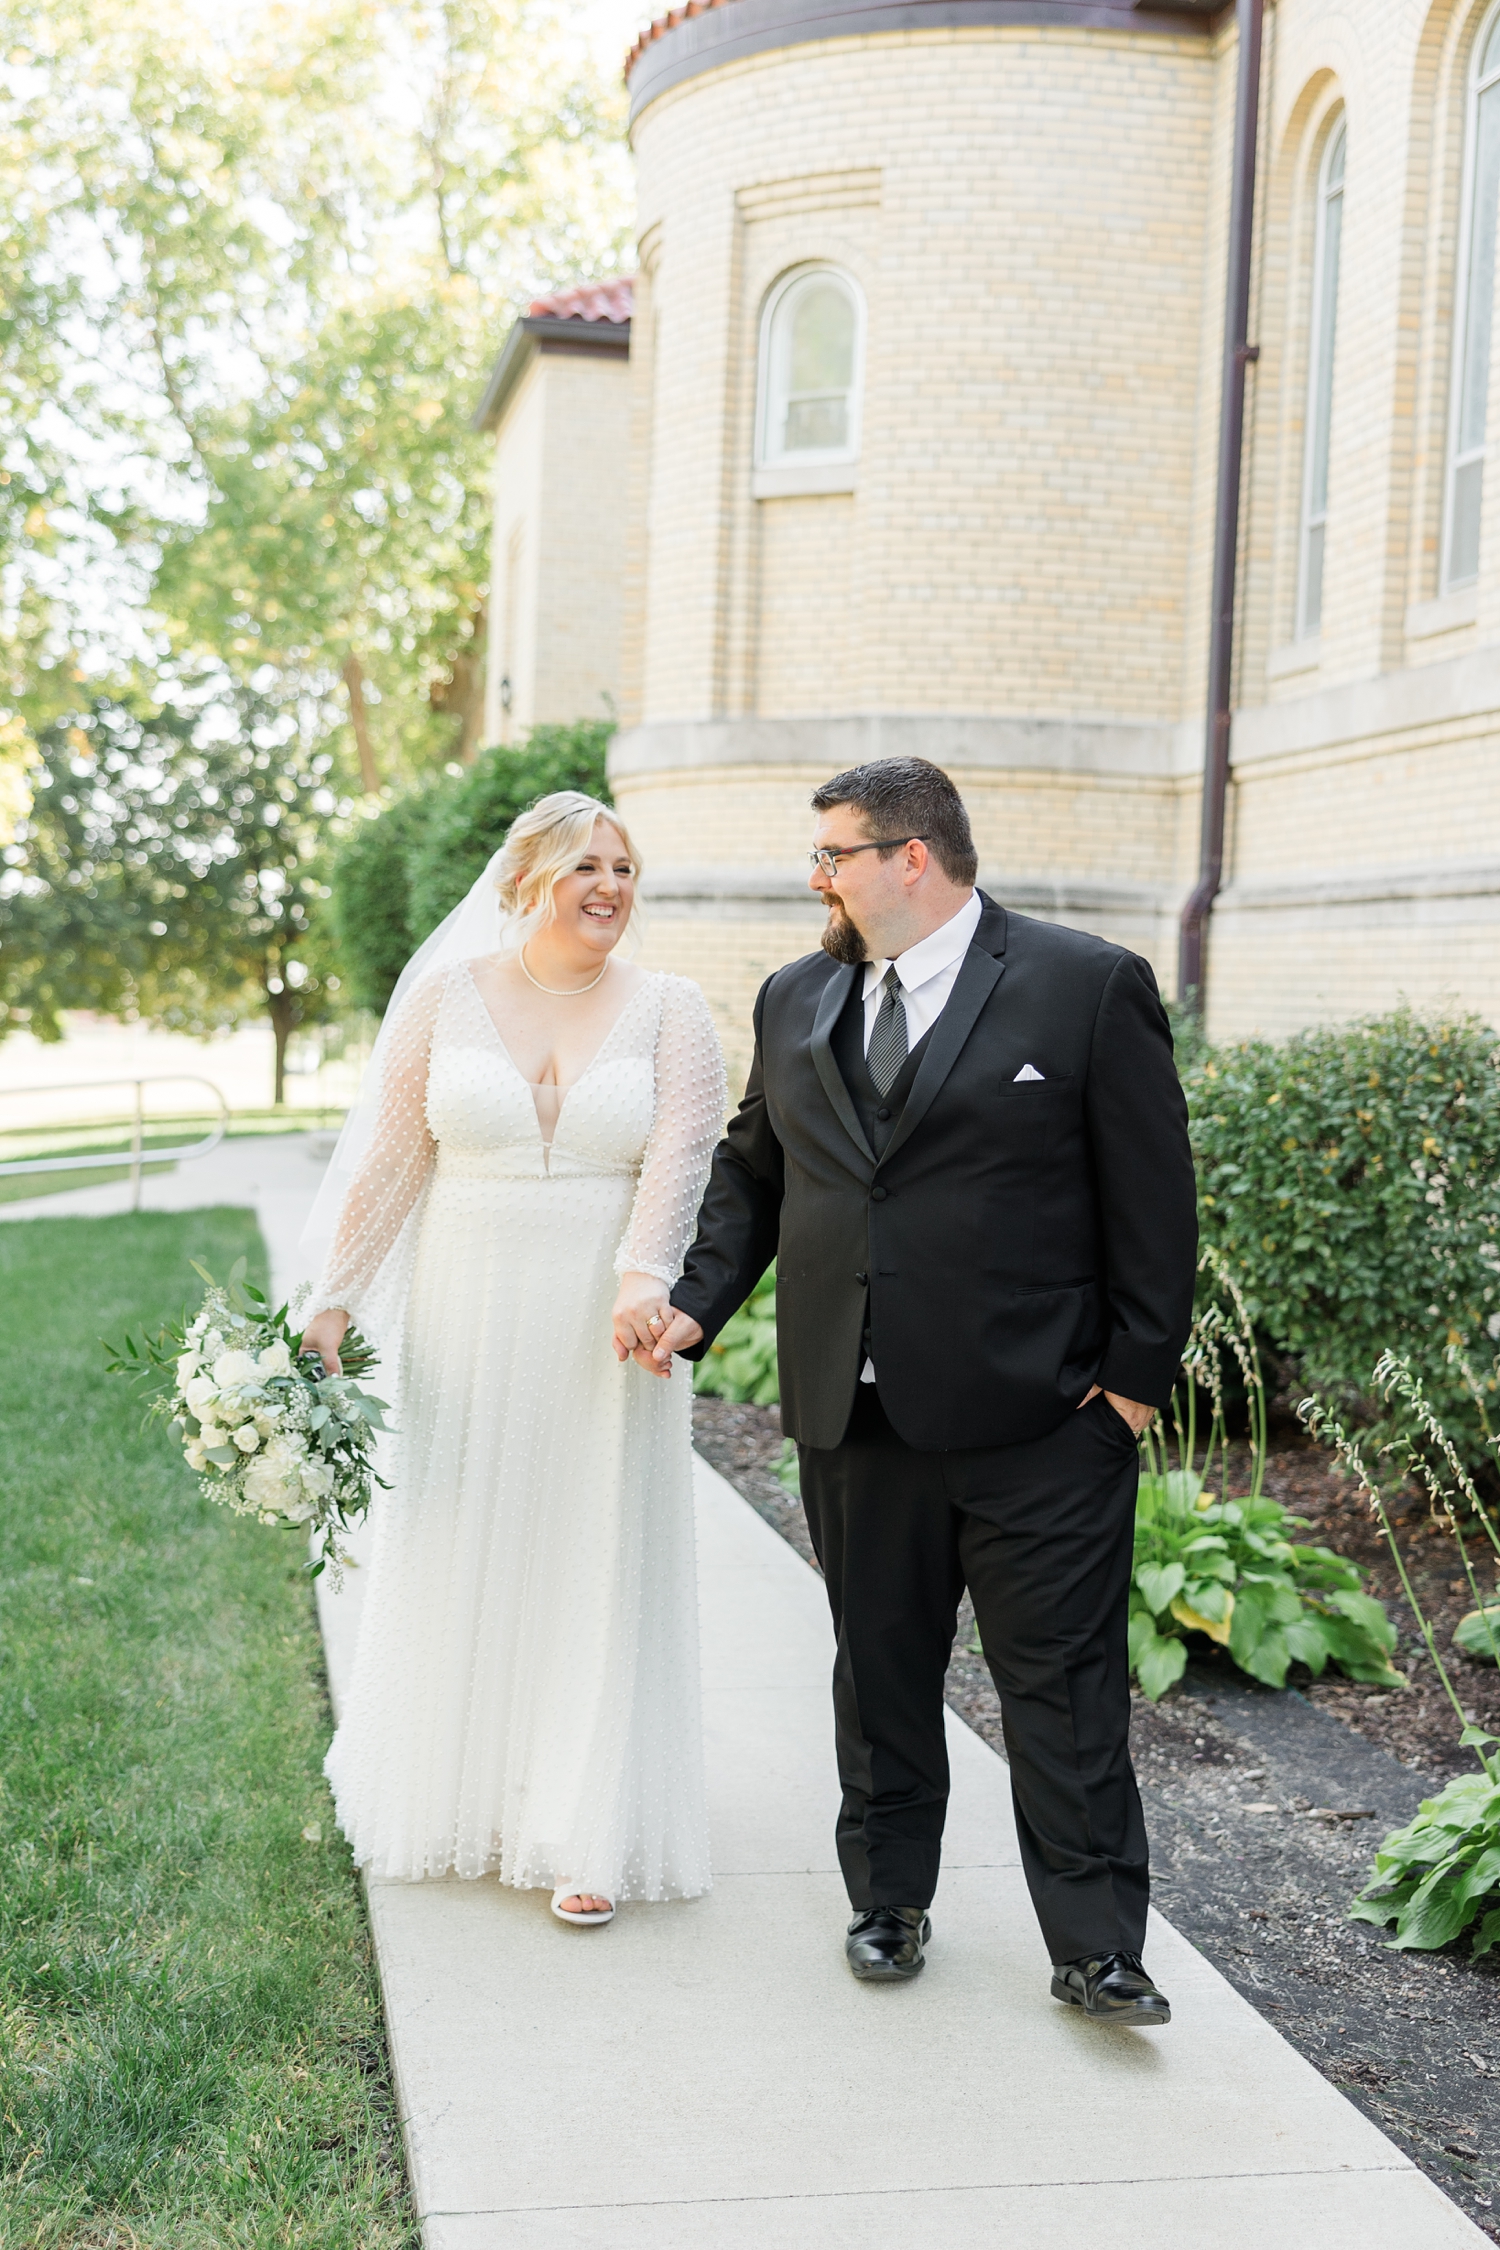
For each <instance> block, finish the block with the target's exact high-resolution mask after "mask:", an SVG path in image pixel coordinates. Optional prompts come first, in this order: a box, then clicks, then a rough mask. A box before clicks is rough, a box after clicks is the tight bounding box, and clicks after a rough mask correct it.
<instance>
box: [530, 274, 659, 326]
mask: <svg viewBox="0 0 1500 2250" xmlns="http://www.w3.org/2000/svg"><path fill="white" fill-rule="evenodd" d="M634 294H635V275H634V274H633V273H622V274H616V275H614V276H612V277H611V279H610V280H608V281H580V282H578V283H577V284H576V285H575V286H574V287H573V288H572V289H555V290H554V291H553V293H552V295H551V296H550V297H537V298H535V299H534V300H533V301H532V304H531V307H530V317H531V319H533V320H608V321H613V322H615V323H616V324H617V325H623V324H625V323H627V322H628V321H629V319H630V306H631V300H632V298H633V296H634Z"/></svg>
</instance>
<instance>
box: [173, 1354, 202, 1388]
mask: <svg viewBox="0 0 1500 2250" xmlns="http://www.w3.org/2000/svg"><path fill="white" fill-rule="evenodd" d="M199 1364H200V1363H199V1359H198V1354H197V1353H196V1352H184V1353H183V1354H182V1357H181V1358H180V1359H179V1360H178V1362H177V1388H178V1390H179V1392H180V1393H181V1394H182V1396H183V1397H184V1398H186V1396H187V1387H188V1385H189V1383H190V1382H191V1381H192V1379H193V1377H194V1376H195V1375H196V1374H197V1372H198V1368H199Z"/></svg>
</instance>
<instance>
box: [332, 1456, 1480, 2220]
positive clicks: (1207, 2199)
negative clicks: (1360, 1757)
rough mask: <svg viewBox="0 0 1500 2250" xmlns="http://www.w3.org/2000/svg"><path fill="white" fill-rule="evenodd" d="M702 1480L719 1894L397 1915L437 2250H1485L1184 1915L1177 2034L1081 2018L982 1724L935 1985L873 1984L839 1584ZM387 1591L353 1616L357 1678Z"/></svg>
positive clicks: (964, 1783) (415, 2111) (395, 1959)
mask: <svg viewBox="0 0 1500 2250" xmlns="http://www.w3.org/2000/svg"><path fill="white" fill-rule="evenodd" d="M697 1478H698V1504H699V1555H700V1584H701V1587H702V1598H703V1629H704V1650H705V1699H706V1720H707V1729H708V1759H709V1776H710V1805H711V1816H712V1822H713V1839H714V1870H715V1874H714V1889H713V1892H712V1893H711V1895H710V1896H709V1897H707V1898H705V1899H700V1900H694V1901H693V1902H691V1903H690V1904H687V1905H674V1906H656V1907H651V1906H638V1907H624V1908H622V1909H621V1911H620V1913H619V1915H618V1916H617V1918H616V1921H615V1922H614V1924H613V1925H612V1926H611V1927H610V1928H608V1929H607V1930H602V1931H574V1930H568V1929H563V1928H560V1927H559V1925H558V1924H557V1923H556V1922H555V1921H554V1920H553V1919H552V1917H551V1916H550V1914H549V1913H548V1911H547V1899H546V1897H545V1895H544V1894H541V1893H537V1894H531V1893H521V1894H517V1893H515V1892H504V1891H502V1890H501V1889H500V1887H499V1885H498V1884H496V1883H489V1882H486V1883H460V1882H444V1883H434V1884H418V1885H409V1884H399V1883H383V1882H376V1883H372V1884H371V1885H370V1886H369V1899H370V1911H371V1916H372V1920H373V1923H374V1929H375V1939H376V1945H377V1949H378V1952H379V1957H380V1965H381V1975H382V1977H383V1979H384V1984H385V1997H386V2010H387V2016H388V2019H389V2022H390V2026H391V2034H392V2044H393V2050H394V2054H395V2061H396V2071H397V2077H398V2085H399V2095H400V2101H401V2108H402V2113H403V2116H404V2118H405V2121H406V2133H407V2146H408V2149H409V2152H410V2157H411V2168H412V2179H413V2186H414V2189H415V2192H416V2196H417V2203H418V2208H419V2210H420V2212H421V2215H422V2221H423V2227H424V2235H425V2241H426V2244H427V2250H554V2246H556V2250H563V2246H566V2250H689V2246H692V2250H706V2246H710V2245H711V2246H713V2250H764V2246H765V2245H768V2244H770V2243H772V2242H774V2243H776V2245H777V2246H778V2250H886V2246H887V2245H888V2246H889V2250H951V2246H952V2244H953V2242H954V2241H955V2240H956V2239H959V2238H961V2239H962V2240H963V2241H964V2242H965V2243H966V2244H969V2245H973V2246H974V2250H1000V2246H1001V2245H1005V2246H1007V2250H1010V2246H1012V2245H1014V2244H1016V2243H1018V2242H1025V2243H1026V2244H1027V2245H1028V2246H1029V2250H1052V2246H1053V2245H1057V2246H1058V2250H1062V2246H1063V2245H1068V2246H1070V2250H1071V2245H1072V2244H1074V2243H1075V2242H1076V2241H1077V2239H1078V2238H1079V2236H1080V2235H1081V2234H1083V2233H1094V2232H1105V2231H1107V2232H1108V2233H1110V2234H1112V2235H1115V2234H1117V2235H1120V2236H1123V2237H1124V2238H1126V2239H1129V2238H1130V2237H1132V2236H1137V2235H1138V2236H1139V2238H1140V2239H1141V2240H1143V2241H1144V2240H1149V2241H1150V2242H1151V2243H1152V2244H1153V2246H1154V2250H1188V2246H1189V2245H1194V2246H1196V2245H1197V2244H1198V2243H1200V2242H1201V2241H1202V2239H1203V2237H1204V2236H1205V2234H1212V2236H1213V2238H1214V2240H1215V2242H1216V2244H1218V2245H1219V2246H1220V2250H1264V2245H1265V2244H1266V2243H1267V2242H1268V2241H1269V2242H1274V2243H1276V2244H1277V2245H1278V2250H1357V2246H1358V2250H1363V2246H1364V2245H1365V2244H1366V2243H1367V2242H1368V2241H1369V2239H1370V2238H1371V2237H1372V2236H1373V2235H1375V2234H1376V2233H1378V2234H1379V2235H1380V2236H1381V2237H1382V2238H1383V2239H1385V2240H1387V2241H1394V2242H1399V2243H1400V2244H1401V2245H1402V2246H1403V2250H1448V2246H1450V2245H1451V2246H1453V2250H1458V2246H1459V2245H1461V2244H1469V2245H1475V2246H1477V2245H1479V2244H1481V2243H1482V2242H1483V2241H1484V2237H1483V2236H1482V2235H1480V2233H1479V2232H1478V2230H1477V2229H1476V2228H1475V2227H1473V2226H1472V2225H1471V2224H1470V2222H1469V2221H1468V2220H1467V2219H1466V2218H1465V2217H1464V2216H1463V2214H1462V2213H1461V2212H1460V2211H1459V2210H1458V2209H1457V2208H1456V2207H1455V2206H1454V2205H1452V2204H1451V2203H1449V2202H1448V2201H1447V2199H1446V2197H1444V2196H1443V2195H1442V2194H1441V2193H1440V2192H1439V2190H1438V2189H1437V2188H1435V2187H1434V2186H1433V2185H1432V2184H1431V2182H1430V2181H1428V2180H1427V2179H1426V2178H1425V2177H1424V2176H1423V2174H1421V2173H1420V2172H1418V2171H1417V2170H1416V2169H1415V2167H1414V2166H1413V2165H1412V2164H1410V2163H1409V2162H1408V2160H1407V2159H1406V2158H1405V2157H1404V2156H1403V2155H1402V2154H1401V2153H1400V2152H1399V2150H1397V2149H1396V2148H1395V2147H1394V2146H1393V2145H1392V2144H1391V2143H1390V2142H1389V2141H1387V2140H1386V2139H1385V2138H1384V2136H1383V2135H1382V2134H1380V2133H1379V2132H1377V2131H1376V2129H1375V2128H1374V2126H1372V2125H1370V2124H1369V2123H1368V2122H1367V2121H1366V2120H1365V2119H1364V2118H1363V2117H1362V2116H1361V2115H1360V2113H1359V2112H1358V2111H1357V2110H1356V2109H1354V2108H1353V2107H1352V2106H1351V2105H1350V2104H1349V2103H1348V2102H1347V2101H1345V2100H1344V2098H1343V2096H1342V2095H1341V2094H1339V2093H1337V2092H1336V2091H1335V2090H1334V2089H1333V2087H1331V2086H1330V2085H1329V2084H1328V2083H1327V2081H1326V2080H1324V2079H1323V2078H1320V2077H1319V2075H1318V2073H1317V2072H1316V2071H1315V2070H1314V2069H1313V2068H1312V2067H1311V2065H1310V2064H1308V2063H1306V2062H1304V2061H1303V2060H1302V2058H1301V2057H1300V2056H1299V2055H1298V2054H1297V2053H1296V2052H1295V2050H1294V2049H1293V2048H1291V2047H1289V2046H1288V2045H1287V2044H1286V2042H1285V2041H1284V2040H1283V2039H1281V2038H1280V2037H1279V2036H1278V2034H1277V2033H1276V2032H1275V2031H1273V2030H1272V2029H1271V2027H1270V2026H1269V2024H1267V2023H1265V2022H1264V2021H1263V2020H1262V2019H1261V2018H1260V2017H1259V2016H1258V2015H1257V2014H1256V2013H1255V2011H1254V2010H1253V2009H1252V2008H1250V2007H1249V2006H1248V2005H1247V2004H1246V2003H1245V2002H1244V2001H1243V2000H1241V1999H1240V1998H1239V1997H1238V1995H1237V1994H1236V1993H1235V1992H1234V1991H1233V1990H1232V1989H1231V1987H1230V1986H1229V1985H1228V1984H1226V1983H1225V1982H1224V1980H1223V1979H1222V1978H1221V1977H1220V1976H1219V1975H1218V1974H1217V1973H1216V1971H1214V1970H1213V1969H1211V1968H1210V1967H1209V1966H1208V1964H1207V1963H1206V1962H1205V1961H1204V1960H1203V1959H1202V1958H1201V1957H1200V1956H1199V1955H1198V1954H1197V1953H1196V1952H1195V1951H1194V1950H1193V1948H1192V1947H1191V1946H1190V1945H1188V1944H1187V1943H1186V1942H1185V1940H1183V1939H1181V1938H1179V1937H1178V1936H1177V1934H1176V1932H1175V1931H1174V1930H1172V1929H1171V1927H1170V1926H1169V1925H1168V1924H1167V1923H1166V1922H1164V1921H1162V1920H1161V1919H1160V1918H1159V1917H1155V1918H1154V1919H1153V1928H1152V1936H1151V1946H1150V1954H1149V1959H1150V1963H1151V1966H1152V1968H1153V1970H1154V1971H1155V1973H1156V1974H1157V1975H1158V1977H1159V1978H1160V1979H1161V1981H1162V1983H1163V1984H1164V1986H1165V1988H1166V1990H1167V1991H1168V1992H1169V1993H1170V1994H1171V1997H1172V2001H1173V2005H1174V2008H1175V2010H1176V2016H1175V2020H1174V2022H1173V2024H1172V2026H1171V2028H1170V2029H1169V2030H1167V2031H1164V2032H1156V2033H1151V2032H1128V2031H1110V2030H1105V2029H1101V2028H1100V2027H1097V2026H1095V2025H1091V2024H1088V2023H1085V2022H1084V2021H1083V2020H1082V2019H1081V2018H1080V2017H1079V2016H1077V2015H1075V2014H1074V2013H1073V2012H1072V2011H1070V2010H1066V2009H1063V2008H1060V2007H1059V2006H1057V2004H1056V2003H1055V2002H1053V2001H1052V2000H1051V1999H1050V1998H1049V1997H1048V1993H1047V1966H1046V1961H1045V1959H1044V1956H1043V1953H1042V1949H1041V1945H1040V1942H1039V1940H1038V1937H1037V1933H1036V1928H1035V1924H1034V1922H1033V1920H1032V1916H1031V1909H1030V1906H1029V1903H1028V1901H1027V1897H1026V1890H1025V1885H1024V1883H1023V1881H1022V1877H1021V1872H1020V1867H1019V1864H1018V1859H1017V1853H1016V1846H1015V1835H1014V1828H1013V1825H1012V1819H1011V1810H1010V1789H1009V1782H1008V1778H1007V1776H1006V1772H1005V1768H1004V1766H1003V1765H1002V1763H1001V1761H1000V1760H999V1759H998V1758H997V1757H995V1755H994V1754H993V1752H992V1751H990V1750H989V1749H988V1748H987V1747H986V1746H985V1745H984V1744H983V1743H982V1742H981V1741H980V1740H979V1738H978V1737H977V1736H976V1735H974V1734H972V1733H971V1732H970V1731H969V1729H968V1728H967V1727H965V1726H964V1725H963V1723H962V1722H961V1721H960V1720H958V1719H957V1718H955V1717H953V1716H952V1715H951V1714H950V1716H949V1738H950V1745H951V1750H952V1755H953V1782H954V1789H953V1808H952V1813H951V1816H950V1821H949V1828H948V1838H947V1849H946V1854H945V1864H944V1873H943V1880H942V1885H941V1888H940V1890H939V1893H938V1897H937V1900H936V1902H935V1904H934V1907H933V1922H934V1938H933V1943H932V1946H931V1949H930V1952H929V1957H928V1968H927V1971H926V1974H925V1975H924V1976H923V1977H922V1978H921V1979H920V1980H919V1982H917V1983H916V1984H914V1985H912V1986H909V1987H896V1988H889V1987H876V1988H873V1989H872V1988H870V1987H867V1986H863V1985H858V1984H856V1983H855V1982H854V1980H853V1979H852V1978H851V1977H850V1976H849V1974H848V1972H847V1970H846V1969H845V1967H844V1964H843V1957H842V1950H841V1939H842V1933H843V1928H844V1923H845V1920H846V1918H847V1911H848V1910H847V1907H846V1905H845V1902H844V1893H843V1886H842V1884H841V1882H840V1880H839V1877H838V1874H837V1871H836V1863H835V1859H834V1854H833V1848H832V1816H833V1806H834V1802H835V1791H834V1774H833V1762H832V1754H831V1746H830V1737H831V1725H830V1718H829V1707H828V1673H829V1665H830V1660H831V1655H832V1636H831V1631H830V1627H829V1622H828V1614H827V1607H826V1604H825V1601H824V1598H823V1591H822V1587H821V1584H820V1583H819V1581H818V1579H817V1578H816V1577H815V1575H814V1574H813V1572H812V1571H811V1570H809V1569H808V1568H807V1566H806V1565H805V1564H804V1563H803V1562H802V1561H800V1559H799V1558H798V1557H797V1556H796V1555H795V1554H794V1553H793V1551H792V1550H791V1548H790V1547H788V1546H787V1545H786V1544H785V1542H784V1541H782V1540H781V1539H779V1538H778V1537H777V1536H776V1534H775V1532H773V1531H772V1530H770V1529H769V1528H768V1526H766V1525H765V1524H764V1523H762V1522H761V1520H760V1518H759V1517H758V1516H757V1515H756V1514H755V1513H754V1512H753V1511H752V1510H751V1509H750V1508H748V1507H747V1506H746V1505H745V1503H744V1502H743V1501H742V1500H741V1499H740V1498H739V1496H738V1494H737V1493H735V1492H734V1491H733V1490H732V1489H731V1487H730V1486H728V1485H727V1484H726V1483H725V1482H724V1480H723V1479H722V1478H721V1477H719V1476H717V1475H716V1474H715V1472H714V1471H713V1470H712V1469H710V1468H709V1467H708V1466H707V1464H706V1463H703V1462H699V1464H698V1469H697ZM357 1583H358V1581H357V1578H355V1579H351V1580H350V1582H349V1588H348V1590H347V1591H346V1592H345V1593H344V1594H342V1595H340V1596H336V1597H333V1596H330V1597H326V1598H325V1602H324V1614H325V1618H326V1621H327V1633H328V1646H329V1659H330V1666H331V1669H332V1672H333V1674H334V1677H335V1681H336V1682H337V1680H338V1679H339V1678H340V1677H342V1676H344V1675H345V1671H346V1665H347V1660H348V1651H349V1649H350V1647H351V1646H352V1628H353V1623H354V1615H355V1612H356V1611H357V1606H358V1594H357V1592H356V1591H355V1588H356V1587H357Z"/></svg>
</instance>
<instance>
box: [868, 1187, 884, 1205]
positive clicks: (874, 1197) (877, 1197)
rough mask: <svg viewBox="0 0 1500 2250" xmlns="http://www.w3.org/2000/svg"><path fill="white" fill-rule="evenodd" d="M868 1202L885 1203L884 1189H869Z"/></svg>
mask: <svg viewBox="0 0 1500 2250" xmlns="http://www.w3.org/2000/svg"><path fill="white" fill-rule="evenodd" d="M870 1201H871V1202H872V1203H884V1201H885V1189H884V1188H880V1187H875V1188H871V1190H870Z"/></svg>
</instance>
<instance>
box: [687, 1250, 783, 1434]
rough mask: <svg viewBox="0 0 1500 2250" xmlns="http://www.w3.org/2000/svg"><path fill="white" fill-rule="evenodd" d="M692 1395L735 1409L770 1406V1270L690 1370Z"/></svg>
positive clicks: (773, 1388)
mask: <svg viewBox="0 0 1500 2250" xmlns="http://www.w3.org/2000/svg"><path fill="white" fill-rule="evenodd" d="M693 1389H694V1390H695V1391H708V1392H710V1393H711V1394H712V1396H713V1397H715V1398H727V1399H730V1400H732V1401H733V1402H734V1403H735V1404H736V1405H742V1404H744V1403H746V1402H747V1401H748V1403H749V1404H750V1405H751V1406H775V1405H776V1403H777V1401H778V1400H779V1399H780V1397H781V1385H780V1382H779V1380H778V1377H777V1372H776V1268H775V1267H774V1266H770V1267H768V1268H767V1270H766V1271H765V1272H764V1273H763V1274H762V1275H761V1277H760V1279H759V1281H758V1282H757V1283H756V1284H755V1287H754V1288H753V1289H752V1290H751V1292H750V1294H749V1296H748V1297H747V1298H746V1299H745V1302H744V1303H743V1304H742V1305H741V1307H740V1309H739V1311H738V1312H737V1313H735V1314H734V1316H733V1318H732V1319H730V1320H727V1321H726V1322H725V1324H724V1327H723V1328H722V1330H721V1331H720V1333H719V1335H718V1336H717V1337H716V1338H715V1340H714V1342H713V1343H711V1344H710V1345H709V1347H708V1350H707V1351H706V1352H705V1353H704V1355H703V1357H702V1358H701V1359H700V1360H699V1362H698V1364H697V1366H696V1367H695V1368H694V1370H693Z"/></svg>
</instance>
